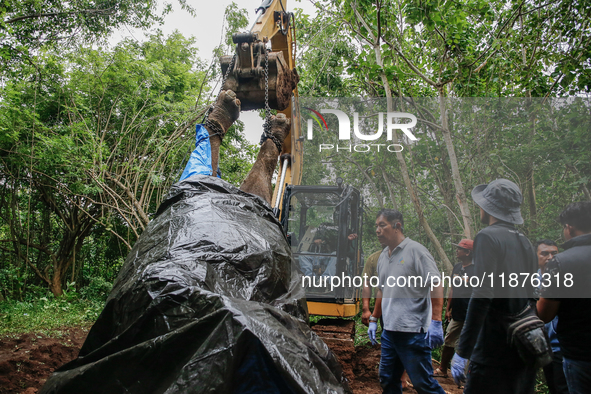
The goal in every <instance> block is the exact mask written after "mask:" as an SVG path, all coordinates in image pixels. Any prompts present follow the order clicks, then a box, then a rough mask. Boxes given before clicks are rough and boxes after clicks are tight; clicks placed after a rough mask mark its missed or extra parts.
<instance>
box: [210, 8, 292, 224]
mask: <svg viewBox="0 0 591 394" xmlns="http://www.w3.org/2000/svg"><path fill="white" fill-rule="evenodd" d="M286 6H287V0H264V1H263V3H262V4H261V6H260V7H259V8H258V9H257V17H256V20H255V22H254V24H253V25H252V27H251V29H250V31H249V32H246V33H237V34H234V35H233V36H232V40H233V42H234V43H235V44H236V52H235V54H234V55H230V56H222V57H221V59H220V63H221V65H222V74H223V75H227V77H226V79H225V83H224V86H223V89H230V90H233V91H234V92H235V93H236V95H237V97H238V98H239V99H240V102H241V108H242V110H243V111H248V110H252V109H275V110H277V111H278V112H281V113H283V114H285V116H287V117H288V118H290V119H291V131H290V134H289V135H288V136H287V137H286V138H285V141H284V142H283V149H282V152H281V158H282V159H281V167H280V173H279V175H278V179H279V182H277V184H276V185H277V186H276V187H275V190H274V193H273V200H272V206H273V208H274V211H275V214H276V215H277V217H280V216H281V209H282V208H281V203H280V202H281V201H282V198H283V193H284V191H285V187H284V186H285V184H286V183H287V184H290V185H299V184H300V183H301V178H302V166H303V163H302V158H303V149H302V148H303V139H302V138H300V111H299V104H298V91H297V83H298V81H299V76H298V74H297V71H296V68H295V54H296V41H295V27H294V23H293V22H294V21H293V14H292V13H290V12H287V11H286ZM268 43H270V44H271V50H270V51H268V48H267V46H268Z"/></svg>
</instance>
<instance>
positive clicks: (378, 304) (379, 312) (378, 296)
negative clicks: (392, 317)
mask: <svg viewBox="0 0 591 394" xmlns="http://www.w3.org/2000/svg"><path fill="white" fill-rule="evenodd" d="M371 315H372V316H373V317H375V318H377V319H379V318H380V317H382V291H381V290H380V289H378V291H377V294H376V305H375V307H374V308H373V313H372V314H371Z"/></svg>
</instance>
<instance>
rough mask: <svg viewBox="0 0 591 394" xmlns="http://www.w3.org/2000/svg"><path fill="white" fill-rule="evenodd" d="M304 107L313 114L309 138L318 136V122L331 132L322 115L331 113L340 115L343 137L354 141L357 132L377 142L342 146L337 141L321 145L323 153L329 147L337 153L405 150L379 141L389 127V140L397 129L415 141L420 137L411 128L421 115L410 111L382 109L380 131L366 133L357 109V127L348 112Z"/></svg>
mask: <svg viewBox="0 0 591 394" xmlns="http://www.w3.org/2000/svg"><path fill="white" fill-rule="evenodd" d="M304 108H305V109H307V110H309V111H310V115H311V117H312V118H309V119H308V121H307V125H308V130H307V139H308V140H312V139H313V137H314V121H315V122H316V124H318V127H320V129H321V130H322V129H326V130H327V131H330V129H329V127H328V124H327V122H326V119H325V117H324V116H322V114H330V115H334V116H336V118H337V120H338V124H339V127H338V136H339V140H348V141H351V137H352V135H354V136H355V137H356V138H357V139H358V140H363V141H375V143H362V144H349V145H345V146H340V145H339V144H336V146H335V144H320V145H319V150H320V152H322V151H327V150H328V151H329V150H334V151H336V152H341V151H347V152H353V151H355V152H370V151H373V150H375V151H377V152H380V149H382V150H384V149H385V150H387V151H388V152H402V150H403V149H404V148H403V146H402V145H400V144H384V143H382V144H380V143H378V140H379V139H380V137H382V135H383V133H384V129H385V130H386V141H392V140H393V131H394V130H401V131H402V132H403V133H404V134H405V135H406V136H407V138H408V139H409V140H411V141H416V140H417V137H415V136H414V134H413V133H412V131H411V129H412V128H413V127H415V126H416V124H417V118H416V116H414V115H413V114H410V113H408V112H386V113H384V112H378V128H377V131H374V130H371V132H369V133H366V131H369V130H363V131H364V133H362V132H361V130H360V127H359V112H353V127H351V119H350V117H349V116H348V115H347V114H346V113H345V112H344V111H341V110H338V109H320V110H319V111H316V110H314V109H312V108H309V107H304ZM384 118H385V125H384ZM405 120H410V122H404V121H405Z"/></svg>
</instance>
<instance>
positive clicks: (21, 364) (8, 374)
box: [0, 327, 88, 394]
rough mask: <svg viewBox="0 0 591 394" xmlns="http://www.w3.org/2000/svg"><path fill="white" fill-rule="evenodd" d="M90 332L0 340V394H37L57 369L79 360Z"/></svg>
mask: <svg viewBox="0 0 591 394" xmlns="http://www.w3.org/2000/svg"><path fill="white" fill-rule="evenodd" d="M87 334H88V329H87V328H80V327H74V328H67V329H63V330H60V331H56V332H55V333H54V335H52V336H47V335H43V334H36V333H27V334H20V335H18V336H16V337H4V338H0V394H8V393H10V394H20V393H25V394H34V393H36V392H37V390H38V389H39V388H40V387H41V386H42V385H43V384H44V383H45V381H46V380H47V378H48V376H49V375H50V374H51V373H52V372H53V371H54V370H55V369H57V368H59V367H61V366H62V365H64V364H65V363H67V362H69V361H71V360H73V359H74V358H76V357H77V356H78V351H79V350H80V347H81V346H82V343H84V339H85V338H86V335H87Z"/></svg>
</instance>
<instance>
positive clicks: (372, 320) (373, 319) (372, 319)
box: [369, 316, 378, 322]
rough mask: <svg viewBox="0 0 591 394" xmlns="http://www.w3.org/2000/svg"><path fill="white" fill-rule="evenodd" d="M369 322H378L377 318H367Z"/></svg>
mask: <svg viewBox="0 0 591 394" xmlns="http://www.w3.org/2000/svg"><path fill="white" fill-rule="evenodd" d="M369 321H371V322H376V321H378V318H377V317H373V316H370V317H369Z"/></svg>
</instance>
